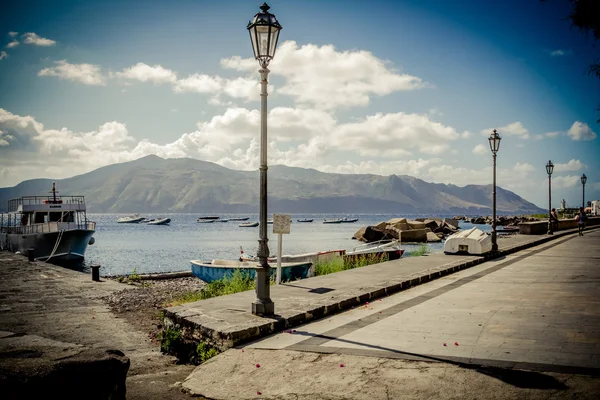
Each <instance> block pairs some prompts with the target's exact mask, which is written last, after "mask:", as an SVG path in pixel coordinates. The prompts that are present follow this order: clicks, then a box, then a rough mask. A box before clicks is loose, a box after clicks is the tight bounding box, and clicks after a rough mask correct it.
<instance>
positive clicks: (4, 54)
mask: <svg viewBox="0 0 600 400" xmlns="http://www.w3.org/2000/svg"><path fill="white" fill-rule="evenodd" d="M6 57H8V54H6V52H5V51H0V60H3V59H5V58H6Z"/></svg>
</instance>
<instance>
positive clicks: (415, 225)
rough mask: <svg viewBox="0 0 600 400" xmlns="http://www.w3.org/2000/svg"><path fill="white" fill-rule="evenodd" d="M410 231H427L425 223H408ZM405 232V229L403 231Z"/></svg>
mask: <svg viewBox="0 0 600 400" xmlns="http://www.w3.org/2000/svg"><path fill="white" fill-rule="evenodd" d="M407 223H408V226H409V227H410V229H411V230H412V229H425V223H424V222H420V221H407ZM403 230H404V229H403Z"/></svg>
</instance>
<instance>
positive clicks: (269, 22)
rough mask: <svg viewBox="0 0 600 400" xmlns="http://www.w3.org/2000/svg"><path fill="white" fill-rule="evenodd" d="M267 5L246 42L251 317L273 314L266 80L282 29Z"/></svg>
mask: <svg viewBox="0 0 600 400" xmlns="http://www.w3.org/2000/svg"><path fill="white" fill-rule="evenodd" d="M269 8H271V7H269V6H268V5H267V3H263V5H262V6H260V9H261V12H259V13H258V14H256V15H255V16H254V18H253V19H252V20H251V21H250V22H249V23H248V32H250V41H251V42H252V49H253V50H254V58H256V59H257V60H258V64H259V65H260V69H259V70H258V72H259V73H260V78H261V81H260V84H261V90H260V208H259V217H258V220H259V239H258V251H257V252H256V255H257V256H258V260H259V266H258V268H257V269H256V300H254V302H253V303H252V314H256V315H261V316H270V315H273V314H274V313H275V304H273V301H272V300H271V293H270V292H271V286H270V282H269V281H270V279H271V274H270V267H269V262H268V260H267V258H268V257H269V246H268V241H269V239H268V238H267V95H268V93H267V83H268V81H267V77H268V76H269V69H268V68H267V67H268V65H269V62H270V61H271V60H272V59H273V57H274V56H275V49H276V48H277V40H278V39H279V31H280V30H281V29H282V27H281V25H280V24H279V22H277V19H276V18H275V15H273V14H271V13H269V12H268V11H269Z"/></svg>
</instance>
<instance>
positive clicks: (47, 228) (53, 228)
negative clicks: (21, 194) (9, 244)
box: [0, 218, 96, 235]
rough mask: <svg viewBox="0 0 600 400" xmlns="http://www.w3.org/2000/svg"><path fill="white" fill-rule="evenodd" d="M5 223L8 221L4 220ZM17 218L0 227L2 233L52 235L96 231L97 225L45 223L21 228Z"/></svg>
mask: <svg viewBox="0 0 600 400" xmlns="http://www.w3.org/2000/svg"><path fill="white" fill-rule="evenodd" d="M3 221H6V220H5V219H3ZM16 222H18V219H17V218H13V219H12V221H9V222H8V223H6V224H2V225H1V226H0V232H1V233H9V234H19V235H29V234H34V233H52V232H59V231H65V230H72V229H87V230H93V231H95V230H96V223H95V222H92V221H86V222H82V223H77V222H54V221H53V222H44V223H41V224H32V225H23V226H20V225H18V224H17V223H16Z"/></svg>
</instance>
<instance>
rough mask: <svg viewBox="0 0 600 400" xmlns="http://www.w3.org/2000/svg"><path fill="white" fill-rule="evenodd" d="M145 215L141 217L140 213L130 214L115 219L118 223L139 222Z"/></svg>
mask: <svg viewBox="0 0 600 400" xmlns="http://www.w3.org/2000/svg"><path fill="white" fill-rule="evenodd" d="M145 219H146V217H141V216H140V214H131V215H129V216H127V217H121V218H118V219H117V223H118V224H139V223H140V222H142V221H144V220H145Z"/></svg>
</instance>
